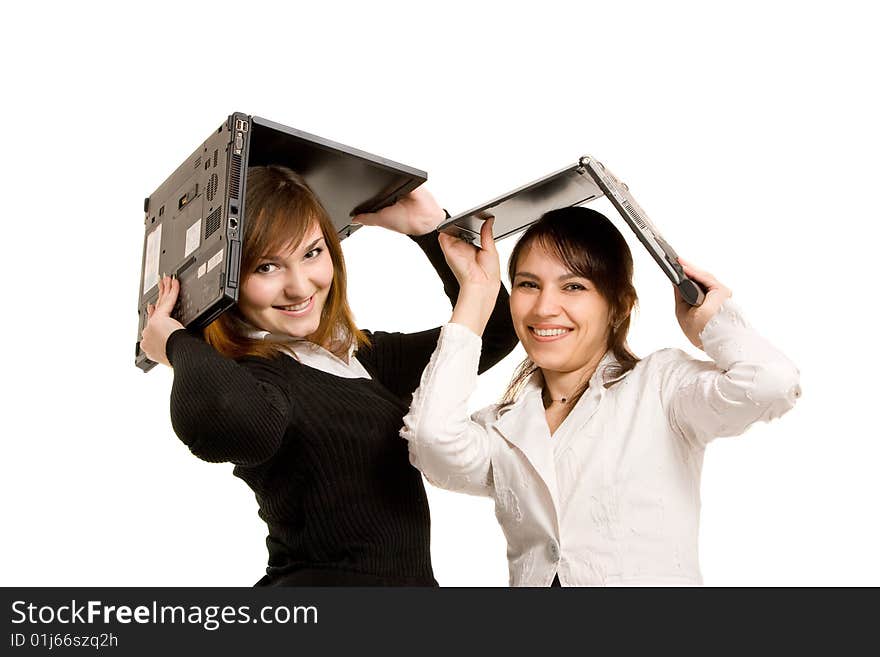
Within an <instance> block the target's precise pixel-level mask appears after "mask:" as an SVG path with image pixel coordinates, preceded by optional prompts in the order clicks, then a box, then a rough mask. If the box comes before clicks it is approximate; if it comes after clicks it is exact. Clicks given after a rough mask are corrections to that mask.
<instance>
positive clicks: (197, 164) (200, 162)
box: [193, 155, 202, 169]
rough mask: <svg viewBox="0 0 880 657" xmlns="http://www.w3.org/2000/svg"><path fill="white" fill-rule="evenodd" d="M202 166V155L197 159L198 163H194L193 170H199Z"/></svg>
mask: <svg viewBox="0 0 880 657" xmlns="http://www.w3.org/2000/svg"><path fill="white" fill-rule="evenodd" d="M200 166H202V156H201V155H199V156H198V157H197V158H196V161H195V162H194V163H193V169H198V168H199V167H200Z"/></svg>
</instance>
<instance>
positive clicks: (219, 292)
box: [135, 112, 428, 372]
mask: <svg viewBox="0 0 880 657" xmlns="http://www.w3.org/2000/svg"><path fill="white" fill-rule="evenodd" d="M269 164H276V165H281V166H286V167H288V168H290V169H292V170H294V171H296V172H297V173H298V174H300V175H301V176H302V177H303V178H304V179H305V181H306V183H307V184H308V185H309V187H310V188H311V189H312V191H313V192H314V193H315V195H316V196H317V197H318V199H319V200H320V201H321V204H322V205H323V206H324V208H325V209H326V210H327V213H328V214H329V215H330V218H331V220H332V221H333V224H334V226H335V228H336V230H337V231H338V234H339V237H340V238H341V239H344V238H346V237H348V236H349V235H351V234H352V233H353V232H355V231H356V230H357V229H358V228H360V226H358V225H357V224H352V223H351V218H352V217H353V216H354V215H356V214H360V213H362V212H375V211H377V210H379V209H381V208H383V207H386V206H388V205H393V204H394V203H395V202H396V201H397V200H398V199H399V198H400V197H401V196H404V195H406V194H408V193H409V192H411V191H412V190H414V189H415V188H416V187H418V186H419V185H421V184H422V183H424V182H425V181H426V180H427V178H428V174H427V173H425V172H424V171H421V170H419V169H415V168H413V167H409V166H406V165H404V164H399V163H397V162H393V161H391V160H388V159H386V158H383V157H380V156H378V155H373V154H371V153H367V152H365V151H361V150H358V149H355V148H351V147H350V146H345V145H343V144H338V143H336V142H333V141H330V140H328V139H324V138H322V137H318V136H316V135H311V134H309V133H307V132H302V131H300V130H296V129H294V128H290V127H288V126H285V125H281V124H280V123H275V122H273V121H269V120H267V119H263V118H260V117H258V116H248V115H247V114H242V113H240V112H236V113H234V114H232V115H230V116H229V117H228V118H227V120H226V121H225V122H224V123H223V124H222V125H221V126H220V127H219V128H217V129H216V130H215V131H214V132H213V133H212V134H211V136H210V137H208V138H207V139H206V140H205V141H204V142H203V143H202V144H201V145H200V146H199V147H198V148H197V149H196V150H195V152H193V154H192V155H190V156H189V157H188V158H187V159H186V160H185V161H184V162H183V163H182V164H181V165H180V166H179V167H178V168H177V170H176V171H174V173H172V174H171V175H170V176H169V177H168V178H167V179H166V180H165V182H163V183H162V184H161V185H160V186H159V187H158V189H156V191H154V192H153V193H152V194H150V196H148V197H147V198H146V199H145V200H144V213H145V219H144V227H145V231H144V246H143V256H142V260H141V280H140V286H139V288H138V333H137V336H138V337H137V344H136V346H135V364H136V365H137V366H138V367H139V368H140V369H142V370H143V371H145V372H147V371H149V370H150V369H152V368H153V366H155V364H156V363H154V362H153V361H151V360H149V359H148V358H147V357H146V355H145V354H144V353H143V352H142V351H141V349H140V339H141V334H142V332H143V329H144V326H146V323H147V310H146V309H147V305H148V304H151V303H155V302H156V299H157V298H158V294H159V291H158V282H159V277H160V276H161V275H162V274H163V273H164V274H168V275H172V274H174V275H176V276H177V278H178V279H179V280H180V294H179V296H178V302H177V305H176V306H175V309H174V311H173V313H172V316H173V317H174V318H175V319H177V320H178V321H179V322H180V323H181V324H183V325H184V326H186V327H187V328H192V329H196V330H197V329H201V328H204V327H205V326H207V325H208V324H210V323H211V322H212V321H214V319H216V318H217V317H218V316H219V315H220V314H221V313H222V312H223V311H225V310H226V309H228V308H229V307H230V306H232V305H233V304H234V303H235V302H236V301H237V300H238V289H239V283H240V274H241V272H240V271H239V266H240V264H241V242H242V239H243V235H244V222H245V198H246V197H247V169H248V167H249V166H261V165H269Z"/></svg>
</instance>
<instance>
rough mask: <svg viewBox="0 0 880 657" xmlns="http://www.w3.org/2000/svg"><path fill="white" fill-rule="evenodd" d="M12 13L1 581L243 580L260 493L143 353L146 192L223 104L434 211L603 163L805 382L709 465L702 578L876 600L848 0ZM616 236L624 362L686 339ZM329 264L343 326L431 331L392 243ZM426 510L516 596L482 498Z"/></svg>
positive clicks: (406, 251) (859, 145)
mask: <svg viewBox="0 0 880 657" xmlns="http://www.w3.org/2000/svg"><path fill="white" fill-rule="evenodd" d="M319 4H320V7H321V8H317V5H319ZM27 6H28V8H27V9H22V7H23V4H22V3H16V4H15V5H13V7H14V8H12V9H9V8H7V9H6V10H4V28H5V29H4V30H3V32H4V35H3V39H2V40H0V57H2V62H3V69H2V93H3V102H2V109H0V111H2V124H0V125H2V140H0V145H2V149H3V150H2V152H3V158H2V164H0V166H2V180H3V192H4V193H3V213H2V214H3V224H2V225H3V230H2V235H3V238H4V239H3V242H2V243H3V246H4V248H3V255H2V257H0V267H2V280H3V282H4V295H3V301H4V302H3V304H2V312H3V317H2V322H0V324H2V326H0V330H2V332H3V333H2V340H3V351H2V353H3V361H2V362H3V370H2V371H3V381H4V383H5V385H4V389H3V407H4V411H3V415H2V417H3V420H2V422H3V424H2V440H3V450H2V463H3V476H2V478H0V486H2V489H0V505H2V517H0V522H2V530H3V538H2V543H0V545H2V559H0V584H2V585H119V586H124V585H250V584H252V583H253V582H255V581H256V580H257V579H258V578H259V577H260V576H261V574H262V572H263V568H264V565H265V558H266V551H265V545H264V537H265V531H264V526H263V525H262V523H261V521H260V520H259V519H258V518H257V515H256V511H257V507H256V504H255V501H254V497H253V494H252V493H251V492H250V490H249V489H248V488H247V487H246V486H245V485H244V484H243V483H242V482H240V481H239V480H237V479H235V478H233V477H232V475H231V469H232V468H231V466H229V465H211V464H207V463H203V462H201V461H199V460H198V459H196V458H195V457H193V456H192V455H190V454H189V452H188V450H187V449H186V447H185V446H184V445H183V444H182V443H181V442H180V441H179V440H178V439H177V438H176V437H175V435H174V433H173V432H172V430H171V426H170V421H169V417H168V392H169V388H170V384H171V378H172V375H171V371H170V370H168V369H165V368H161V369H157V370H154V371H153V372H151V373H150V374H148V375H144V374H143V373H142V372H141V371H140V370H138V369H136V368H135V367H134V365H133V354H134V340H135V331H136V300H137V299H136V291H137V287H138V277H139V268H140V262H141V249H142V244H143V214H142V200H143V198H144V196H147V195H149V194H150V193H151V192H152V191H153V190H154V189H155V188H156V187H157V186H158V185H159V184H160V183H161V182H162V181H163V180H164V179H165V177H166V176H167V175H169V174H170V173H171V172H172V171H173V169H174V168H175V167H177V165H178V164H179V163H180V162H182V161H183V160H184V158H186V157H187V156H188V155H189V154H190V153H191V152H192V151H193V150H194V149H195V148H196V146H198V144H199V143H201V141H202V140H204V139H205V138H206V137H207V136H208V135H209V133H210V132H211V131H212V130H214V129H216V127H217V126H218V125H220V123H221V122H222V121H223V120H224V119H225V117H226V116H227V115H229V114H230V113H231V112H232V111H236V110H237V111H244V112H246V113H249V114H256V115H260V116H263V117H266V118H269V119H272V120H275V121H278V122H280V123H284V124H286V125H290V126H294V127H296V128H299V129H302V130H306V131H308V132H312V133H315V134H319V135H322V136H324V137H327V138H329V139H333V140H335V141H339V142H342V143H346V144H349V145H351V146H355V147H358V148H361V149H363V150H367V151H371V152H374V153H378V154H382V155H384V156H386V157H389V158H391V159H394V160H397V161H399V162H404V163H407V164H410V165H412V166H415V167H418V168H421V169H424V170H426V171H428V172H429V174H430V179H429V182H428V186H429V188H430V189H431V191H432V192H433V193H434V194H435V196H436V197H437V198H438V200H439V201H440V202H441V204H442V205H444V206H445V207H446V208H448V209H449V210H450V211H451V212H453V213H455V212H458V211H461V210H465V209H467V208H469V207H472V206H474V205H476V204H478V203H479V202H481V201H484V200H487V199H489V198H491V197H493V196H496V195H498V194H500V193H503V192H505V191H507V190H509V189H511V188H513V187H516V186H518V185H520V184H523V183H525V182H528V181H530V180H532V179H534V178H537V177H539V176H541V175H543V174H545V173H547V172H549V171H551V170H554V169H557V168H560V167H562V166H565V165H566V164H568V163H570V162H573V161H574V159H575V158H577V157H578V156H579V155H581V154H584V153H590V154H592V155H595V156H596V157H598V158H599V159H601V160H602V161H604V162H605V163H606V164H607V165H608V166H609V167H610V168H611V169H612V170H613V171H615V172H616V173H617V174H618V175H619V176H620V177H621V178H622V179H623V180H625V181H626V182H627V183H628V184H629V186H630V188H631V190H633V192H634V193H635V195H636V198H637V199H638V200H639V202H640V203H641V205H642V206H643V207H644V208H645V209H646V210H647V212H648V213H649V214H650V216H651V217H652V218H653V220H654V222H655V223H656V224H657V225H658V226H659V227H660V228H661V230H662V231H663V232H664V234H665V236H666V237H667V239H668V240H669V241H670V242H671V243H672V244H673V245H674V246H675V247H676V249H677V250H678V251H679V253H681V254H682V255H683V256H684V257H687V258H689V259H691V260H693V261H694V262H696V263H697V264H699V265H701V266H703V267H704V268H706V269H709V270H710V271H712V272H713V273H715V274H716V275H717V276H718V277H719V278H720V279H721V280H722V281H723V282H725V283H726V284H727V285H729V286H730V287H731V288H732V289H733V290H734V294H735V297H736V299H737V300H738V301H739V303H740V305H741V306H742V307H743V308H744V310H745V312H746V313H747V315H748V316H749V318H750V319H751V321H752V323H753V324H754V325H755V326H756V327H757V328H758V329H759V330H760V331H761V332H762V333H764V334H765V335H766V336H767V337H769V338H770V339H771V340H773V341H774V342H775V343H776V344H778V345H780V346H781V347H782V348H783V349H784V351H785V352H786V353H787V354H788V355H789V356H790V357H791V358H792V360H794V361H795V362H796V363H797V364H798V366H799V367H800V369H801V372H802V387H803V391H804V394H803V397H802V398H801V400H800V402H799V403H798V406H797V407H796V408H795V409H794V410H793V411H792V412H791V413H790V414H789V415H787V416H785V417H783V418H782V419H781V420H778V421H776V422H774V423H772V424H769V425H761V426H756V427H753V428H752V429H751V430H750V431H749V432H748V433H747V434H746V435H744V436H742V437H740V438H735V439H724V440H719V441H716V442H715V443H713V444H712V445H711V446H710V447H709V449H708V450H707V453H706V459H705V467H704V471H703V487H702V492H703V510H702V530H701V543H700V553H701V562H702V567H703V573H704V578H705V581H706V583H707V584H710V585H743V584H767V585H801V584H820V585H831V584H854V585H859V584H873V585H878V584H880V565H878V559H877V555H878V554H880V537H878V522H877V520H878V514H877V502H878V501H880V495H878V493H880V485H878V479H880V472H878V455H880V447H878V444H877V438H878V431H877V421H876V418H877V409H878V402H877V400H876V395H875V390H876V386H875V379H876V372H877V366H878V362H877V360H878V359H877V355H876V343H877V318H878V317H877V302H876V300H875V295H876V284H875V262H876V261H877V252H878V251H877V245H876V244H875V242H874V240H875V239H876V237H877V234H878V231H877V228H876V222H877V219H878V212H877V206H876V198H877V193H876V192H877V174H878V165H877V160H876V159H875V158H876V152H877V150H878V146H880V139H878V128H877V117H878V115H880V104H878V101H877V98H876V95H875V93H876V91H877V61H878V60H880V57H878V55H880V52H878V47H877V46H876V43H877V39H876V26H877V21H876V20H874V18H873V17H872V16H870V15H869V14H868V10H867V9H866V7H869V6H870V3H850V2H844V1H841V2H835V3H833V4H831V5H829V4H828V3H812V2H798V3H781V2H780V3H774V2H737V3H728V4H727V5H726V7H723V8H722V7H717V6H716V5H715V3H702V2H693V3H683V2H664V3H647V2H646V3H632V2H613V3H611V2H606V3H588V2H583V1H582V2H572V3H559V2H550V1H546V0H545V1H543V2H540V3H535V2H529V3H517V2H505V3H497V4H493V3H480V2H475V1H472V2H467V3H455V2H448V1H447V2H444V3H435V4H433V5H430V4H428V3H417V2H400V3H379V2H364V3H358V4H354V3H353V4H352V5H351V6H348V5H342V4H334V3H330V2H323V3H315V2H309V3H294V2H290V3H278V6H277V7H272V5H271V4H269V3H266V4H261V3H257V2H248V3H245V2H237V3H224V2H210V3H159V2H153V3H150V4H149V5H139V6H138V7H137V8H129V7H128V5H126V4H124V3H114V4H109V3H108V4H107V5H99V4H96V3H58V4H50V3H30V4H28V5H27ZM609 7H613V8H612V9H609ZM872 44H873V45H872ZM598 207H599V209H601V208H602V206H598ZM604 207H605V208H606V209H609V210H610V206H604ZM609 214H610V215H611V216H614V217H615V219H616V220H617V222H618V226H620V227H621V228H623V230H624V232H625V234H627V237H628V239H629V238H631V237H632V235H631V234H629V232H628V230H627V229H626V228H625V227H624V226H623V225H622V222H620V221H619V217H616V215H614V214H613V210H611V212H610V213H609ZM630 243H631V245H632V246H633V248H634V253H635V257H636V277H637V281H636V284H637V289H638V290H639V294H640V296H641V308H640V311H639V315H638V318H637V321H636V322H635V325H634V327H633V330H632V333H631V344H632V346H633V348H634V349H635V351H636V352H637V353H638V354H640V355H646V354H648V353H649V352H651V351H653V350H655V349H658V348H661V347H665V346H675V347H682V348H684V347H686V346H687V344H686V340H685V338H684V337H683V335H681V333H680V332H679V330H678V326H677V324H676V322H675V319H674V315H673V308H672V294H671V291H670V290H669V285H668V282H667V281H666V279H665V278H664V276H663V275H662V274H661V272H660V270H659V269H658V268H657V267H656V266H655V265H654V264H653V262H652V261H651V260H649V258H648V256H647V254H646V253H645V252H644V251H643V250H642V249H641V247H639V246H638V245H637V243H636V242H635V240H634V239H630ZM511 247H512V242H511V241H508V242H506V243H503V253H502V255H503V256H506V254H507V253H509V251H510V248H511ZM344 249H345V253H346V257H347V262H348V267H349V272H350V277H351V289H350V299H351V302H352V305H353V308H354V310H355V313H356V316H357V319H358V322H359V324H360V325H361V326H364V327H367V328H373V329H398V330H413V329H420V328H426V327H429V326H432V325H437V324H440V323H442V322H443V321H445V320H446V319H448V315H449V307H448V304H447V303H446V301H445V297H444V296H443V294H442V291H441V288H440V285H439V282H438V281H437V280H436V277H435V275H434V274H433V273H432V270H431V269H430V267H429V266H428V265H427V263H426V262H425V261H424V258H423V256H422V255H421V253H420V252H419V250H418V249H417V248H415V247H414V245H412V244H410V243H409V242H408V240H406V238H403V237H400V236H397V235H393V234H385V233H384V231H382V230H380V229H363V230H361V231H360V232H359V233H358V234H356V235H355V236H354V237H352V238H351V239H350V240H348V241H346V242H345V243H344ZM692 351H693V350H692ZM521 356H522V351H521V350H520V349H518V350H517V352H515V354H514V355H513V356H511V357H510V358H508V359H507V360H505V361H504V362H503V363H502V364H501V365H499V366H498V367H497V368H496V369H495V370H493V371H492V372H491V373H490V374H488V375H486V376H484V377H483V378H482V379H481V383H480V388H479V391H478V394H477V395H476V396H475V398H474V399H473V406H474V408H475V409H476V408H478V407H481V406H483V405H485V404H487V403H490V402H491V401H493V400H494V399H495V398H496V397H497V396H498V394H499V393H500V391H501V390H502V388H503V386H504V383H505V382H506V381H507V379H508V377H509V375H510V372H511V370H512V368H513V366H514V365H515V363H516V362H517V361H518V359H519V358H520V357H521ZM429 496H430V502H431V511H432V517H433V525H432V540H433V544H432V552H433V559H434V567H435V572H436V576H437V579H438V581H439V582H440V584H441V585H497V586H504V585H506V583H507V567H506V559H505V545H504V540H503V537H502V534H501V532H500V530H499V529H498V527H497V523H496V521H495V518H494V512H493V506H492V503H491V502H490V501H489V500H486V499H479V498H472V497H468V496H463V495H455V494H452V493H445V492H442V491H437V490H435V489H433V488H429Z"/></svg>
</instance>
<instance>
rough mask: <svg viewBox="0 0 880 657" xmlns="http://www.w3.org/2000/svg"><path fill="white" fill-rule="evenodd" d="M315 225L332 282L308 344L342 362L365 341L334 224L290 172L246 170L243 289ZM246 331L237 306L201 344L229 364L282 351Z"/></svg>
mask: <svg viewBox="0 0 880 657" xmlns="http://www.w3.org/2000/svg"><path fill="white" fill-rule="evenodd" d="M315 224H317V225H318V226H319V227H320V228H321V233H323V236H324V241H325V242H326V244H327V250H328V252H329V253H330V258H331V260H332V261H333V280H332V282H331V284H330V291H329V294H328V295H327V300H326V301H325V303H324V307H323V308H322V309H321V321H320V323H319V324H318V329H317V330H316V331H315V332H314V333H313V334H312V335H310V336H308V338H307V339H308V340H309V341H310V342H314V343H315V344H318V345H321V346H324V347H328V348H329V349H330V350H331V351H333V352H334V353H336V355H337V356H341V355H343V354H345V353H347V351H348V348H349V346H350V345H351V344H352V342H356V344H357V345H364V344H367V342H368V341H367V337H366V336H365V335H364V334H363V332H361V331H360V330H358V328H357V327H356V326H355V324H354V318H353V316H352V313H351V309H350V308H349V306H348V298H347V297H346V276H345V261H344V260H343V257H342V247H341V246H340V244H339V237H338V236H337V234H336V229H335V228H334V227H333V222H332V221H331V220H330V217H329V215H328V214H327V212H326V210H324V208H323V206H322V205H321V203H320V201H318V199H317V197H316V196H315V195H314V193H313V192H312V190H311V189H309V186H308V185H307V184H306V182H305V181H304V180H303V179H302V178H301V177H300V176H299V175H298V174H296V173H294V172H293V171H291V170H290V169H288V168H286V167H281V166H274V165H272V166H263V167H250V168H249V169H248V172H247V197H246V200H245V222H244V240H243V248H242V255H241V271H242V272H243V274H242V277H241V284H242V285H244V282H245V280H247V277H248V276H250V275H251V274H253V272H254V269H255V268H256V266H257V264H258V262H259V260H260V258H262V257H264V256H265V255H266V254H267V253H276V252H278V251H284V250H287V249H291V248H296V247H297V246H299V244H300V242H302V240H303V238H304V237H305V235H306V234H307V233H308V231H309V230H310V229H311V227H312V226H314V225H315ZM239 290H241V287H239ZM247 328H248V325H247V323H246V322H245V320H244V318H243V317H242V315H241V313H240V311H239V309H238V306H237V305H236V306H233V307H232V308H230V309H229V310H227V311H226V312H225V313H223V314H222V315H220V317H218V318H217V319H215V320H214V321H213V322H211V324H209V325H208V326H206V327H205V330H204V336H205V341H206V342H207V343H208V344H210V345H211V346H212V347H214V348H215V349H216V350H217V351H219V352H220V353H221V354H223V355H224V356H227V357H229V358H241V357H242V356H262V357H264V358H271V357H273V356H276V355H277V354H279V353H282V352H283V351H284V346H283V344H279V343H276V342H272V341H268V340H258V339H254V338H249V337H247V336H246V335H245V332H246V330H247Z"/></svg>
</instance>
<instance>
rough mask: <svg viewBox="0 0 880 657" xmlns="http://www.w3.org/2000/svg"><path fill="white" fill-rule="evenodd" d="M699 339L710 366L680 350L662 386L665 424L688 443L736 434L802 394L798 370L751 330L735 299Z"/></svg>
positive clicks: (769, 417) (778, 411)
mask: <svg viewBox="0 0 880 657" xmlns="http://www.w3.org/2000/svg"><path fill="white" fill-rule="evenodd" d="M700 338H701V340H702V343H703V350H704V351H705V352H706V354H708V355H709V356H710V357H711V358H712V361H713V362H705V361H700V360H696V359H693V358H691V357H690V356H687V355H686V354H684V353H683V352H679V353H680V355H681V357H680V358H676V359H673V360H672V361H671V362H670V363H669V365H668V366H667V368H666V371H665V373H664V374H665V376H664V379H665V380H664V381H663V383H662V385H661V390H662V393H661V394H662V396H663V398H664V399H663V401H664V406H665V408H666V412H667V417H668V419H669V423H670V425H671V426H672V427H673V429H674V430H675V431H677V432H678V433H679V434H680V435H682V436H683V437H684V438H685V439H686V440H688V441H689V442H690V443H692V444H693V445H695V446H703V445H705V444H707V443H708V442H709V441H711V440H712V439H713V438H715V437H718V436H737V435H739V434H741V433H743V432H744V431H745V430H746V429H747V428H748V427H749V426H750V425H751V424H753V423H754V422H757V421H759V420H761V421H769V420H772V419H774V418H777V417H779V416H781V415H782V414H784V413H786V412H788V411H789V410H791V408H793V407H794V404H795V402H796V401H797V399H798V397H800V394H801V389H800V384H799V382H800V373H799V371H798V369H797V368H796V367H795V366H794V364H793V363H792V362H791V361H790V360H789V359H788V358H786V357H785V355H783V354H782V353H781V352H780V351H779V350H778V349H776V348H775V347H774V346H773V345H771V344H770V343H769V342H768V341H767V340H765V339H764V338H762V337H761V336H760V335H758V333H757V332H755V330H754V329H753V328H752V327H751V326H750V325H749V324H748V322H747V321H746V320H745V319H744V317H743V316H742V313H741V311H740V309H739V307H738V306H737V305H736V304H735V303H734V302H733V301H731V300H729V299H728V300H727V301H725V302H724V304H723V305H722V306H721V308H720V309H719V311H718V312H717V313H716V314H715V316H714V317H713V318H712V319H710V320H709V322H708V323H707V324H706V327H705V328H704V329H703V331H702V333H701V334H700Z"/></svg>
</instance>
